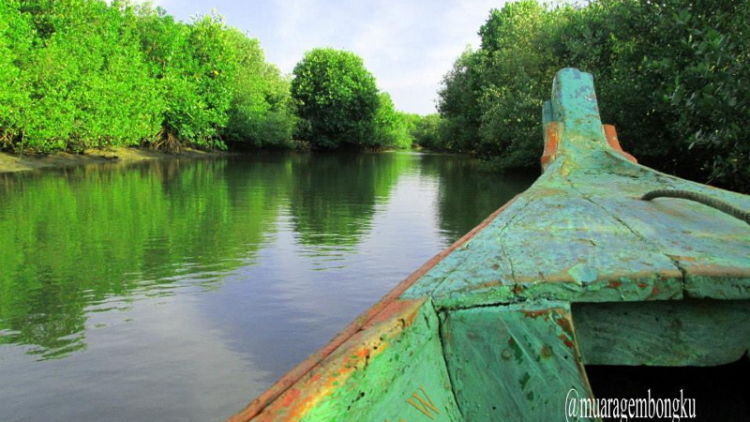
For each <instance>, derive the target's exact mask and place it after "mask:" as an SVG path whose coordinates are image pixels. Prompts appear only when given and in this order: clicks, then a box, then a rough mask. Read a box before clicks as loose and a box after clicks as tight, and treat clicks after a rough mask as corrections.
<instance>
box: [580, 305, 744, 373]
mask: <svg viewBox="0 0 750 422" xmlns="http://www.w3.org/2000/svg"><path fill="white" fill-rule="evenodd" d="M573 321H574V322H575V327H576V336H577V339H578V345H579V347H580V350H581V354H582V356H583V361H584V363H586V364H587V365H658V366H713V365H722V364H725V363H730V362H734V361H736V360H738V359H740V358H741V357H742V356H743V355H745V353H747V352H748V350H749V349H750V324H748V321H750V302H749V301H734V300H702V301H698V300H688V301H670V302H632V303H623V302H616V303H578V304H574V305H573Z"/></svg>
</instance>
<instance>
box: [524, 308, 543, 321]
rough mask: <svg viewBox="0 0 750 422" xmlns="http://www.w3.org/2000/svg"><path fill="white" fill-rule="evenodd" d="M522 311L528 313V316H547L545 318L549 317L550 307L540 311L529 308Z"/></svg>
mask: <svg viewBox="0 0 750 422" xmlns="http://www.w3.org/2000/svg"><path fill="white" fill-rule="evenodd" d="M521 312H523V313H524V315H526V317H528V318H538V317H540V316H545V317H546V318H545V319H549V315H548V314H549V309H542V310H538V311H529V310H522V311H521Z"/></svg>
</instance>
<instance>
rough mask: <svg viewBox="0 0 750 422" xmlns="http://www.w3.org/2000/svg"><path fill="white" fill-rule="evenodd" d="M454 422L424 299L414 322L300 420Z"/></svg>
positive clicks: (429, 309)
mask: <svg viewBox="0 0 750 422" xmlns="http://www.w3.org/2000/svg"><path fill="white" fill-rule="evenodd" d="M342 415H346V419H347V420H352V421H378V422H382V421H393V422H400V421H407V422H413V421H426V420H430V421H436V422H449V421H460V420H463V419H462V418H461V415H460V413H459V412H458V408H457V407H456V403H455V400H454V398H453V391H452V389H451V385H450V381H449V379H448V373H447V370H446V367H445V361H444V360H443V354H442V348H441V344H440V339H439V336H438V319H437V315H436V314H435V310H434V309H433V308H432V306H431V304H430V302H426V303H425V305H424V306H423V307H422V308H421V310H420V312H419V315H417V317H416V319H415V320H414V323H413V324H412V325H411V326H410V327H409V328H408V329H407V330H404V331H403V332H402V333H401V334H400V335H399V336H398V337H396V338H394V339H393V340H392V341H391V344H390V345H389V347H388V349H387V350H386V351H385V352H383V353H382V354H379V355H377V357H373V358H371V359H369V361H368V362H366V363H365V364H364V366H363V367H362V368H358V370H357V371H356V372H355V373H354V374H353V375H352V376H351V377H349V378H348V379H347V381H346V383H345V384H343V385H341V386H338V388H336V389H334V390H332V392H331V394H330V395H328V396H327V397H326V398H325V400H323V401H321V403H320V404H319V405H317V406H316V407H315V408H313V409H312V410H311V411H310V412H309V413H307V414H306V415H305V417H304V418H302V419H301V421H303V422H312V421H335V420H341V417H342Z"/></svg>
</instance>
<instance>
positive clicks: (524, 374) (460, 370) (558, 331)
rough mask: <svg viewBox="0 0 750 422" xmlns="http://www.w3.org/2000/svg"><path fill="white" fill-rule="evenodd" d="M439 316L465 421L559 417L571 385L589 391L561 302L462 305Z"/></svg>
mask: <svg viewBox="0 0 750 422" xmlns="http://www.w3.org/2000/svg"><path fill="white" fill-rule="evenodd" d="M441 318H442V319H443V320H444V322H443V325H442V328H441V333H442V336H443V343H444V345H445V358H446V362H447V364H448V371H449V373H450V377H451V381H452V382H453V388H454V391H455V393H456V399H457V401H458V405H459V407H460V409H461V412H462V414H463V416H464V420H466V421H477V422H482V421H486V422H494V421H504V420H507V421H511V420H512V421H547V420H565V413H564V409H565V398H566V395H567V394H568V392H569V391H570V390H571V389H575V390H576V391H577V392H578V394H579V396H580V397H587V396H588V397H591V396H592V394H591V392H590V388H589V385H588V381H587V379H586V375H585V371H584V369H583V365H582V364H581V359H580V355H579V353H578V350H577V348H576V340H575V333H574V331H573V325H572V322H571V317H570V312H569V306H568V304H567V303H564V302H560V303H550V302H541V303H536V304H528V303H527V304H523V305H510V306H496V307H480V308H473V309H462V310H454V311H447V312H445V313H444V314H442V315H441Z"/></svg>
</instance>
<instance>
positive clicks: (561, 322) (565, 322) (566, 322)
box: [555, 318, 573, 335]
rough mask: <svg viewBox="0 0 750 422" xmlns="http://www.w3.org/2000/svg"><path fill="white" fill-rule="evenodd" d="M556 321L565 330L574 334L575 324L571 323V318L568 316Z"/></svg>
mask: <svg viewBox="0 0 750 422" xmlns="http://www.w3.org/2000/svg"><path fill="white" fill-rule="evenodd" d="M555 322H556V323H557V325H559V326H560V328H562V329H563V331H565V332H566V333H568V334H571V335H572V334H573V326H572V325H570V320H569V319H568V318H558V319H557V320H556V321H555Z"/></svg>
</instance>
